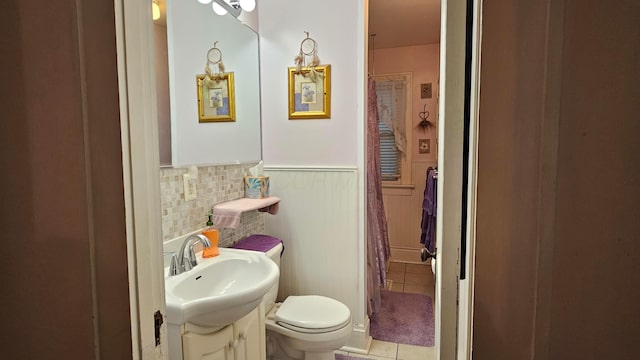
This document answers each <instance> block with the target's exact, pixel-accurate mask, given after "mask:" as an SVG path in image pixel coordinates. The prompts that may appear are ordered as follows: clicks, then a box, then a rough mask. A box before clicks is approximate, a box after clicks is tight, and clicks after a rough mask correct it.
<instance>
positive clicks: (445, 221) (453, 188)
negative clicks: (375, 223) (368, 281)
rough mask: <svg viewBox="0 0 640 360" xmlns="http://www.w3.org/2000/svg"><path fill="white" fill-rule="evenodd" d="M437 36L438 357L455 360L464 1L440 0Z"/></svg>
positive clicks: (463, 85)
mask: <svg viewBox="0 0 640 360" xmlns="http://www.w3.org/2000/svg"><path fill="white" fill-rule="evenodd" d="M441 9H442V13H441V35H440V91H439V93H440V99H439V113H440V120H439V127H438V154H439V156H438V213H437V228H438V229H439V231H438V232H437V239H436V244H437V245H436V246H437V260H436V313H435V317H436V334H435V335H436V336H435V338H436V344H435V345H436V359H442V360H445V359H446V360H449V359H456V357H457V346H458V337H457V335H458V330H457V327H458V305H457V303H458V285H459V270H460V259H459V251H460V239H461V223H462V176H463V168H462V157H463V141H464V137H463V134H464V91H465V51H466V27H465V24H466V16H467V13H466V9H467V1H466V0H443V1H442V4H441Z"/></svg>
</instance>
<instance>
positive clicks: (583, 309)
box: [473, 0, 640, 359]
mask: <svg viewBox="0 0 640 360" xmlns="http://www.w3.org/2000/svg"><path fill="white" fill-rule="evenodd" d="M551 4H552V7H551V9H552V11H551V18H550V17H549V16H550V15H549V13H548V12H547V11H546V9H545V7H546V6H547V4H545V2H538V4H533V2H531V1H525V0H521V1H518V0H501V1H495V2H487V1H485V2H484V9H483V10H484V19H483V20H484V23H483V45H482V51H483V54H482V84H481V100H480V144H479V145H480V149H479V175H478V176H479V179H478V235H477V259H476V260H477V264H476V265H477V268H476V270H477V278H476V288H475V291H476V302H475V308H474V311H475V314H474V340H473V348H474V350H473V358H474V359H530V358H536V359H633V358H637V348H636V347H635V346H633V345H634V344H635V343H637V339H638V338H639V337H640V321H638V319H640V306H638V297H639V296H640V293H639V292H640V291H639V290H640V287H639V286H638V284H639V283H640V265H639V264H640V262H639V261H638V260H637V258H638V256H639V255H640V227H639V222H638V220H637V219H638V214H640V205H639V204H640V202H639V200H640V193H639V191H638V188H639V187H640V141H639V140H638V139H637V136H638V135H637V134H640V125H639V120H640V101H638V99H640V91H639V90H638V83H639V82H640V78H639V77H640V46H639V45H640V43H638V39H639V38H640V25H638V21H637V20H638V19H640V3H638V2H637V1H632V0H629V1H618V2H616V3H615V4H613V3H611V2H602V1H595V0H588V1H584V0H566V1H565V5H566V6H565V7H564V8H563V7H562V6H561V5H560V6H559V5H558V4H562V2H558V1H556V2H552V3H551ZM556 11H560V12H559V13H557V12H556ZM562 11H564V14H562ZM557 14H560V16H559V17H556V18H555V19H556V20H557V19H560V20H559V23H560V26H559V27H558V28H559V29H558V28H554V29H553V30H552V31H551V33H550V34H551V35H550V40H549V49H551V50H550V52H549V53H547V52H546V50H545V49H546V45H545V37H546V32H547V31H548V28H547V26H549V25H548V24H549V22H550V23H551V24H552V27H553V24H554V21H555V20H554V16H556V15H557ZM558 34H559V35H560V36H561V37H562V38H561V40H562V41H561V45H560V47H559V50H558V54H554V53H553V49H552V48H553V47H554V45H553V44H554V43H556V44H557V42H555V41H557V38H555V37H554V36H556V35H558ZM562 44H563V45H562ZM548 54H550V55H549V56H550V59H551V62H550V63H549V67H548V68H547V69H546V71H549V74H550V76H549V78H547V79H546V82H545V76H546V74H547V73H545V66H544V65H545V62H546V59H547V55H548ZM556 55H557V57H556ZM554 59H557V60H558V61H561V66H558V64H557V62H554V61H555V60H554ZM556 66H557V69H556ZM545 96H546V98H545ZM556 104H557V105H558V106H559V108H558V109H559V110H558V114H559V125H558V124H557V123H556V130H553V129H551V130H550V129H549V128H545V127H544V126H548V125H550V124H551V125H552V124H553V121H550V120H549V119H550V117H552V115H553V112H554V109H553V107H554V106H555V105H556ZM550 114H551V115H550ZM545 119H546V120H545ZM555 135H557V140H558V142H557V145H558V150H557V153H556V154H557V178H556V177H555V175H554V168H547V167H546V165H549V164H553V163H554V161H553V158H554V156H548V153H546V151H547V150H548V148H546V147H547V146H553V145H554V144H555V142H554V140H553V138H552V137H553V136H555ZM550 160H551V161H550ZM550 174H551V177H550ZM549 178H550V181H549ZM554 184H555V185H556V186H555V191H556V192H555V196H554V197H551V198H550V200H545V196H546V195H545V194H550V193H553V189H554ZM548 212H552V213H554V214H555V215H554V216H551V217H547V216H546V214H548ZM554 226H555V228H554ZM545 229H551V230H552V231H550V232H549V235H548V237H547V235H546V233H545ZM534 344H535V347H534ZM534 348H535V351H534Z"/></svg>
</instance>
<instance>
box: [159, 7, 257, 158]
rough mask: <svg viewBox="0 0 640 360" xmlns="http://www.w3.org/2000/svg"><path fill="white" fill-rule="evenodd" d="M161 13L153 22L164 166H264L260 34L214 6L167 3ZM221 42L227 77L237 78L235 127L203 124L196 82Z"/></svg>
mask: <svg viewBox="0 0 640 360" xmlns="http://www.w3.org/2000/svg"><path fill="white" fill-rule="evenodd" d="M163 5H164V6H163ZM160 8H161V10H165V9H166V12H162V15H161V19H159V21H158V20H156V21H154V25H155V26H154V33H155V37H156V39H155V46H156V59H157V60H156V73H157V74H158V77H157V81H156V82H157V85H156V87H157V92H158V94H157V99H158V122H159V137H160V164H161V165H173V166H185V165H219V164H231V163H244V162H254V161H257V160H260V159H261V157H262V156H261V155H262V153H261V135H260V72H259V58H258V57H259V51H258V34H257V33H256V32H255V31H253V30H252V29H251V28H250V27H249V26H248V25H245V24H244V23H242V22H241V20H239V19H236V18H235V17H233V16H232V15H230V14H227V15H225V16H219V15H217V14H215V13H214V12H213V10H212V8H211V4H209V5H203V4H201V3H199V2H198V1H196V0H188V1H180V0H166V3H164V4H163V3H161V4H160ZM256 15H257V14H256ZM165 16H166V22H165V24H166V27H164V29H163V28H162V25H163V24H162V20H163V19H165ZM163 32H164V34H166V35H165V37H164V40H165V43H164V44H162V42H163ZM216 41H217V42H218V43H217V47H218V48H219V49H220V51H221V52H222V56H223V58H222V59H223V62H224V65H225V72H233V74H234V94H235V121H234V122H199V120H198V93H197V88H198V86H197V81H196V76H197V75H200V74H204V71H205V65H206V62H207V52H208V51H209V49H211V48H212V47H213V46H214V42H216Z"/></svg>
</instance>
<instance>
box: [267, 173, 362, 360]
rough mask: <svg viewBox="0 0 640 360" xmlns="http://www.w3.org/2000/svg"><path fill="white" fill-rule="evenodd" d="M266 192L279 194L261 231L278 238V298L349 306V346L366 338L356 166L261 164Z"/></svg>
mask: <svg viewBox="0 0 640 360" xmlns="http://www.w3.org/2000/svg"><path fill="white" fill-rule="evenodd" d="M265 173H266V175H268V176H269V177H270V183H271V185H270V186H271V188H270V194H272V195H273V196H278V197H279V198H281V199H282V200H281V202H280V209H279V212H278V214H277V215H275V216H265V229H266V233H267V234H270V235H273V236H276V237H278V238H280V239H282V240H283V241H284V245H285V251H284V255H283V257H282V262H281V268H280V269H281V273H280V290H279V294H278V295H279V296H278V297H279V299H280V300H282V299H284V298H285V297H287V296H289V295H310V294H316V295H323V296H328V297H331V298H334V299H337V300H339V301H341V302H343V303H344V304H345V305H347V306H348V307H349V309H351V314H352V318H353V322H354V325H355V326H354V334H353V335H352V339H350V341H349V343H348V344H347V345H348V347H349V348H350V349H352V350H351V351H358V350H361V351H364V350H365V349H366V348H367V346H368V343H369V329H368V318H367V317H366V313H365V312H366V309H365V308H364V304H365V294H363V293H361V292H362V291H361V290H360V289H362V288H363V287H362V286H359V283H358V281H359V276H360V275H361V274H360V272H361V271H364V265H363V264H360V261H359V259H360V257H359V254H358V249H359V247H358V171H357V169H356V168H343V167H339V168H334V167H331V168H307V167H266V168H265Z"/></svg>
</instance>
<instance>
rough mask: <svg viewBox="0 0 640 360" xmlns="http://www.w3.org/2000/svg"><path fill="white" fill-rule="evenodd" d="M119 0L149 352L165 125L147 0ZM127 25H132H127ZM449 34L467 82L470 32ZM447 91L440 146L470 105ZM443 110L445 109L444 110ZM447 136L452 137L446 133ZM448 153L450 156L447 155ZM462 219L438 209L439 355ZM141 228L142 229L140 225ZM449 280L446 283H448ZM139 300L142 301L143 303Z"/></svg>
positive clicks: (458, 17)
mask: <svg viewBox="0 0 640 360" xmlns="http://www.w3.org/2000/svg"><path fill="white" fill-rule="evenodd" d="M444 3H448V11H449V12H445V14H444V15H443V18H446V19H447V20H448V23H450V24H453V23H457V24H464V23H465V19H466V18H465V15H466V12H465V6H466V2H464V1H459V0H458V1H445V2H444ZM444 3H443V4H444ZM116 7H117V12H118V13H122V12H123V8H124V13H126V14H127V16H126V17H122V18H120V19H119V21H118V24H119V25H118V26H120V28H119V32H120V39H121V41H120V42H119V49H120V48H124V49H126V50H129V51H126V53H127V57H126V59H125V60H126V68H127V70H128V71H127V74H126V76H124V77H123V78H122V81H121V83H122V85H121V86H122V93H123V94H126V98H127V99H128V102H129V103H134V101H135V103H136V104H137V105H136V106H135V107H127V104H126V102H125V103H124V104H122V107H123V113H126V114H127V115H128V116H127V120H126V122H125V125H124V126H125V127H127V129H126V130H123V136H125V137H126V138H128V139H137V140H136V141H135V142H134V141H130V142H129V143H128V145H127V146H128V147H127V148H125V149H124V150H125V151H124V153H125V159H129V160H130V163H131V164H132V166H131V168H129V169H125V171H126V175H125V177H127V187H128V191H131V192H130V193H128V195H127V196H128V197H129V199H128V200H127V205H128V209H129V211H131V213H132V215H133V216H131V217H128V219H129V220H128V221H130V223H128V226H130V230H131V231H130V232H129V233H132V234H134V235H133V236H132V238H131V239H130V247H131V248H133V249H135V250H134V251H133V252H132V254H134V255H133V258H132V259H131V260H130V268H131V269H135V276H134V277H135V280H136V281H137V284H136V283H134V284H133V285H132V288H133V289H134V290H135V296H134V297H135V299H134V300H133V301H132V304H133V305H132V307H135V308H136V313H135V314H134V319H133V320H132V322H133V323H134V324H136V327H135V329H136V331H139V336H138V337H137V338H138V340H139V343H138V346H139V348H140V349H141V353H153V352H157V349H155V348H154V345H153V341H152V340H153V326H150V325H149V324H148V322H146V321H141V320H139V319H147V318H150V317H151V316H152V310H156V309H160V310H161V311H162V310H164V301H163V300H164V296H163V286H162V285H163V282H162V279H161V278H160V277H159V276H158V273H157V271H156V269H158V268H159V267H161V265H160V264H161V262H162V260H161V251H162V250H161V246H160V244H158V243H157V242H154V241H152V239H157V238H158V233H157V232H158V229H160V224H159V223H158V222H159V216H158V215H157V213H156V212H157V211H159V206H158V204H157V203H154V201H157V199H156V200H154V199H153V197H154V194H155V193H157V192H158V191H159V189H158V188H157V187H158V183H157V171H158V164H157V163H155V164H154V163H153V162H149V161H148V159H149V158H151V159H152V158H153V156H152V155H151V154H152V153H154V152H157V149H156V148H155V144H157V133H154V132H157V129H156V130H154V127H155V126H156V123H155V117H154V116H153V108H154V105H155V104H154V103H153V101H152V100H153V94H150V93H149V91H148V86H149V84H150V83H152V81H150V80H149V79H150V78H151V77H152V76H153V74H152V72H151V71H150V70H149V69H147V68H145V65H146V64H149V59H148V56H150V54H146V53H145V51H141V50H140V49H143V48H144V47H145V44H148V43H149V33H150V31H149V29H148V27H149V25H150V24H149V20H148V19H147V16H148V12H149V9H147V8H146V7H145V6H144V4H129V3H124V2H116ZM118 7H119V9H118ZM443 9H444V7H443ZM121 24H124V26H123V25H121ZM124 27H126V28H127V34H130V35H129V36H131V37H132V38H129V37H127V39H126V40H127V41H126V42H125V41H124V40H123V39H124V31H123V28H124ZM129 30H131V31H129ZM447 36H451V39H450V40H451V42H450V44H451V47H448V48H447V52H446V53H444V52H443V53H441V54H440V58H441V60H440V63H442V64H445V63H446V65H447V66H446V69H445V68H441V69H440V73H441V74H446V76H447V79H448V80H452V81H451V83H453V84H463V83H464V81H460V80H461V79H460V76H461V75H460V74H464V39H465V38H464V31H459V32H458V31H452V32H451V33H450V34H449V35H447ZM443 38H447V39H448V41H449V38H448V37H445V36H444V34H443ZM365 42H366V41H365ZM461 44H462V45H461ZM454 45H455V46H454ZM363 50H364V49H363ZM145 56H146V57H147V58H145ZM460 69H462V71H461V70H460ZM441 78H443V77H441ZM443 79H444V78H443ZM441 86H442V85H441ZM445 92H446V95H447V96H446V98H447V99H448V100H447V103H445V102H444V101H443V100H444V97H443V96H442V95H441V101H440V102H439V105H438V107H439V110H438V113H439V114H445V113H446V115H447V119H449V118H450V119H451V120H450V121H449V120H448V121H447V122H446V126H447V130H448V131H447V132H446V133H445V132H444V131H443V127H444V126H441V127H440V129H439V133H438V139H439V143H438V146H439V147H440V148H442V146H443V143H445V142H446V143H447V145H448V146H449V145H452V144H453V145H455V144H457V143H460V142H461V139H462V135H461V131H460V129H461V126H460V124H461V122H462V121H461V119H462V117H461V116H459V115H460V114H461V113H462V112H463V111H462V102H463V101H462V100H461V99H462V96H460V94H461V93H462V91H461V87H460V86H458V87H457V88H454V87H451V88H445ZM449 100H450V101H449ZM458 100H460V101H458ZM443 109H444V110H445V112H443ZM443 135H445V136H444V137H443ZM456 139H457V140H456ZM456 141H457V142H456ZM438 153H439V156H438V168H439V170H440V171H441V172H442V173H444V170H445V167H443V165H442V164H443V163H447V164H454V165H447V168H446V171H447V172H446V174H448V175H447V176H450V177H451V181H450V182H449V181H448V182H447V186H443V187H440V188H439V189H438V191H439V192H438V198H442V199H444V200H443V202H442V203H443V204H448V203H456V204H460V202H459V200H460V196H461V195H460V190H461V187H462V184H461V181H455V179H454V178H456V177H457V176H460V173H461V171H460V168H461V165H460V164H461V161H460V162H458V160H459V157H460V152H458V151H438ZM445 158H446V160H447V161H445ZM449 161H451V162H449ZM133 170H135V171H133ZM449 185H450V186H449ZM134 198H135V201H134ZM134 205H135V206H134ZM131 219H133V220H131ZM460 221H461V220H460V206H459V205H458V206H457V211H455V210H453V209H449V210H447V211H445V210H443V209H442V208H439V209H438V227H439V228H440V229H442V231H441V232H440V233H439V234H438V240H437V242H438V256H439V258H443V259H445V260H447V259H453V260H452V261H451V262H448V261H444V260H443V261H442V262H441V264H439V265H438V266H437V270H436V273H437V274H438V280H437V282H438V283H440V284H441V286H440V287H441V288H440V287H439V288H438V289H436V291H435V299H434V300H435V303H436V311H435V317H436V320H435V323H436V330H435V338H436V346H435V349H436V350H435V352H436V354H435V356H436V357H435V358H442V359H453V358H455V348H456V344H455V339H456V325H457V323H456V319H457V308H456V307H455V305H453V306H452V305H451V303H450V302H449V301H441V299H443V298H444V299H455V298H456V296H457V272H458V270H457V268H456V257H457V249H458V247H459V239H460V226H459V225H460ZM134 225H135V226H134ZM134 229H135V232H133V230H134ZM443 238H444V239H449V238H450V239H457V240H456V241H455V242H454V241H448V242H447V241H444V242H443V241H442V239H443ZM132 273H133V272H132ZM441 279H445V281H441ZM147 280H149V281H147ZM445 284H446V286H444V285H445ZM452 284H453V285H452ZM135 301H138V302H137V303H135ZM453 302H455V301H453ZM165 343H166V342H165ZM145 351H147V352H145Z"/></svg>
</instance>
